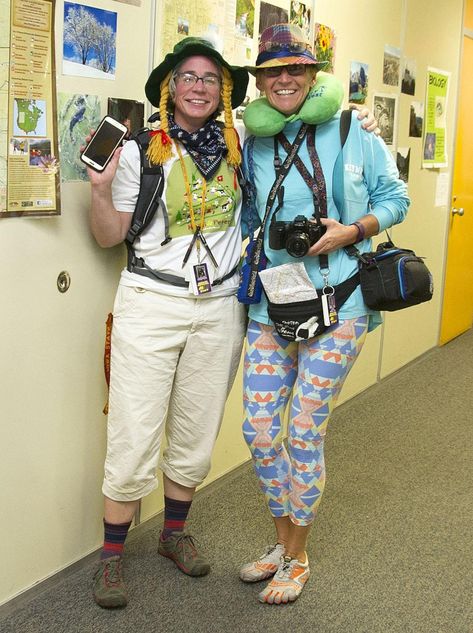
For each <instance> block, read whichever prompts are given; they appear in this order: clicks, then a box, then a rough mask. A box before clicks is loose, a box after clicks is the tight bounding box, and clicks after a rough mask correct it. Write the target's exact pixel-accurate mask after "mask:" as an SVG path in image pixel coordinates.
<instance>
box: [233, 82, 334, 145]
mask: <svg viewBox="0 0 473 633" xmlns="http://www.w3.org/2000/svg"><path fill="white" fill-rule="evenodd" d="M342 101H343V86H342V84H341V82H340V81H339V80H338V79H337V78H336V77H334V76H333V75H330V74H328V73H324V72H318V73H317V81H316V83H315V85H314V86H313V87H312V88H311V89H310V91H309V94H308V95H307V97H306V99H305V101H304V103H303V105H302V107H301V109H300V110H299V112H296V113H295V114H291V115H289V116H285V115H284V114H283V113H282V112H279V110H276V109H275V108H273V107H272V106H271V105H270V104H269V101H268V100H267V99H266V97H262V98H261V99H255V101H252V102H251V103H250V104H249V105H248V106H247V107H246V108H245V112H244V113H243V122H244V124H245V127H246V129H247V130H248V132H249V133H250V134H254V136H274V135H275V134H279V132H281V131H282V130H283V129H284V127H285V125H286V123H290V122H292V121H298V120H300V121H302V122H303V123H309V124H312V125H317V124H319V123H325V121H328V120H329V119H331V118H332V117H333V115H334V114H335V113H336V112H337V111H338V110H339V108H340V106H341V105H342Z"/></svg>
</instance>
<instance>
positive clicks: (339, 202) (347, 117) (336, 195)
mask: <svg viewBox="0 0 473 633" xmlns="http://www.w3.org/2000/svg"><path fill="white" fill-rule="evenodd" d="M351 116H352V111H351V110H342V112H341V114H340V128H339V132H340V152H339V154H338V156H337V160H336V161H335V166H334V168H333V177H332V197H333V201H334V203H335V206H336V207H337V210H338V215H339V216H340V221H341V218H342V210H343V206H344V198H345V187H344V177H345V164H344V160H343V147H344V145H345V142H346V140H347V137H348V133H349V131H350V126H351Z"/></svg>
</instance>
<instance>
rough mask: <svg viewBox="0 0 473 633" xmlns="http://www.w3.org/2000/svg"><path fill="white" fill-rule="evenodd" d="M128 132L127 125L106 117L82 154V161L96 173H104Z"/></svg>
mask: <svg viewBox="0 0 473 633" xmlns="http://www.w3.org/2000/svg"><path fill="white" fill-rule="evenodd" d="M127 132H128V129H127V127H126V125H123V123H120V122H119V121H116V120H115V119H114V118H112V117H111V116H105V117H104V118H103V119H102V121H101V122H100V125H99V126H98V128H97V130H96V132H95V134H94V135H93V137H92V138H91V139H90V141H89V142H88V143H87V145H86V147H85V149H84V151H83V152H82V154H81V156H80V159H81V161H82V162H84V163H85V164H86V165H88V166H89V167H92V169H95V171H98V172H102V171H103V170H104V169H105V167H106V166H107V165H108V163H109V162H110V159H111V158H112V156H113V153H114V151H115V150H116V149H117V147H118V146H119V145H120V143H121V142H122V141H123V139H124V138H125V135H126V134H127Z"/></svg>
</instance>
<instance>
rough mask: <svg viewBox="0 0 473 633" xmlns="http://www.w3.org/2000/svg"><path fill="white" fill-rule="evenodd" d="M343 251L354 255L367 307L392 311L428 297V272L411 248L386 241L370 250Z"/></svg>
mask: <svg viewBox="0 0 473 633" xmlns="http://www.w3.org/2000/svg"><path fill="white" fill-rule="evenodd" d="M346 251H347V252H348V253H349V254H350V255H352V256H354V257H357V258H358V268H359V272H360V286H361V292H362V294H363V300H364V302H365V303H366V305H367V306H368V308H371V309H372V310H387V311H389V312H392V311H395V310H402V309H403V308H409V307H410V306H414V305H418V304H419V303H424V302H425V301H430V300H431V299H432V295H433V279H432V275H431V273H430V271H429V269H428V268H427V266H426V265H425V262H424V259H423V258H422V257H418V256H417V255H416V254H415V252H414V251H413V250H410V249H407V248H399V247H397V246H395V245H394V244H393V242H392V241H391V240H389V241H388V242H383V243H382V244H379V245H378V247H377V249H376V251H374V252H370V253H360V252H359V251H358V250H357V249H356V248H354V247H347V248H346Z"/></svg>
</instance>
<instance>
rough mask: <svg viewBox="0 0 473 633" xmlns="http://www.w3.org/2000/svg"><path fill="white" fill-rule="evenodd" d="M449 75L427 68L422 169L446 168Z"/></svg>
mask: <svg viewBox="0 0 473 633" xmlns="http://www.w3.org/2000/svg"><path fill="white" fill-rule="evenodd" d="M449 78H450V73H449V72H446V71H444V70H438V69H436V68H427V87H426V96H425V119H424V144H423V155H422V167H424V168H430V169H432V168H435V167H448V161H447V147H446V135H445V131H446V127H447V97H448V80H449Z"/></svg>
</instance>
